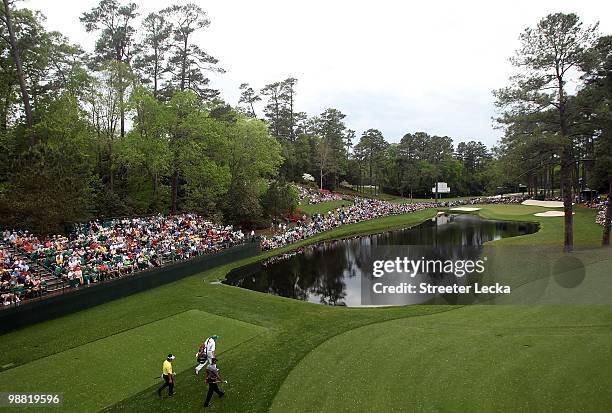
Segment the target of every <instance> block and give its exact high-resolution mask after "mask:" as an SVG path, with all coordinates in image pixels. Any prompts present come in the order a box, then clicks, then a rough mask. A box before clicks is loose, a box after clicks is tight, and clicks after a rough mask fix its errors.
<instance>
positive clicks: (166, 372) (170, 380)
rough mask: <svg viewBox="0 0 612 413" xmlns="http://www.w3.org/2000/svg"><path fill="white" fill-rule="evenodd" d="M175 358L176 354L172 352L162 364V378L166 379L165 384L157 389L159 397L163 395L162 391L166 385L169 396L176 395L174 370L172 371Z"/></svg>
mask: <svg viewBox="0 0 612 413" xmlns="http://www.w3.org/2000/svg"><path fill="white" fill-rule="evenodd" d="M175 358H176V357H174V354H172V353H170V354H168V357H166V360H164V363H163V364H162V378H163V379H164V384H163V385H162V386H161V387H160V388H159V389H158V390H157V395H158V396H159V397H161V392H162V390H163V389H165V388H166V387H167V388H168V396H170V397H172V396H173V395H174V377H173V376H174V372H173V371H172V361H173V360H174V359H175Z"/></svg>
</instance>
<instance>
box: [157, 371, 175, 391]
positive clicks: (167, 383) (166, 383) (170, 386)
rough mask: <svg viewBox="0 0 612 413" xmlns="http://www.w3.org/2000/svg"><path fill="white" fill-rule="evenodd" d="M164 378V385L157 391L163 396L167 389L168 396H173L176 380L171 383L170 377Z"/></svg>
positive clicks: (165, 376)
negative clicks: (164, 390)
mask: <svg viewBox="0 0 612 413" xmlns="http://www.w3.org/2000/svg"><path fill="white" fill-rule="evenodd" d="M163 377H164V384H163V385H162V386H161V387H160V388H159V390H157V394H161V391H162V390H163V389H165V388H166V387H167V388H168V395H169V396H172V394H173V393H174V380H172V381H170V376H168V375H167V374H164V375H163Z"/></svg>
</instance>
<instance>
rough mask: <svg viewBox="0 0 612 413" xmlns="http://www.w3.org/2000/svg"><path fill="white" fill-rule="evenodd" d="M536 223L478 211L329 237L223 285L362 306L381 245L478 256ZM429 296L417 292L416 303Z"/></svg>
mask: <svg viewBox="0 0 612 413" xmlns="http://www.w3.org/2000/svg"><path fill="white" fill-rule="evenodd" d="M537 230H538V225H537V224H535V223H529V222H514V221H494V220H486V219H482V218H480V217H478V216H476V215H470V214H460V215H438V216H437V217H435V218H432V219H430V220H427V221H425V222H423V223H422V224H420V225H417V226H415V227H412V228H407V229H402V230H394V231H389V232H385V233H381V234H375V235H367V236H362V237H358V238H352V239H345V240H336V241H326V242H322V243H319V244H315V245H311V246H307V247H304V248H303V249H301V250H299V251H298V252H297V253H293V254H290V255H289V254H288V256H285V257H280V258H274V257H273V258H272V259H271V260H270V261H268V262H263V263H262V262H259V263H255V264H252V265H248V266H245V267H241V268H237V269H234V270H232V271H231V272H230V273H228V274H227V277H226V279H225V281H223V282H224V283H225V284H230V285H233V286H237V287H241V288H247V289H250V290H255V291H260V292H266V293H270V294H275V295H280V296H283V297H289V298H294V299H297V300H304V301H309V302H312V303H317V304H328V305H344V306H350V307H358V306H361V305H363V304H364V303H365V301H364V298H363V296H362V288H363V285H364V284H363V282H362V281H364V282H372V278H373V276H372V266H371V259H372V256H373V255H376V254H377V253H378V251H381V249H388V250H390V251H401V253H402V255H404V256H413V257H417V256H418V257H419V258H420V257H421V256H422V255H425V256H428V255H427V254H431V251H432V250H433V249H434V248H435V251H437V254H438V256H442V257H444V258H451V257H452V259H474V258H477V257H478V255H479V254H480V253H481V250H482V245H483V244H484V243H485V242H487V241H493V240H498V239H501V238H506V237H515V236H519V235H525V234H531V233H534V232H536V231H537ZM419 278H420V279H422V280H428V282H434V283H436V284H447V283H448V282H450V280H447V279H445V278H444V277H439V276H438V274H432V273H428V274H419ZM430 298H431V296H414V297H411V298H410V301H405V299H404V301H402V302H397V303H394V304H398V305H403V304H416V303H419V302H425V301H427V300H428V299H430Z"/></svg>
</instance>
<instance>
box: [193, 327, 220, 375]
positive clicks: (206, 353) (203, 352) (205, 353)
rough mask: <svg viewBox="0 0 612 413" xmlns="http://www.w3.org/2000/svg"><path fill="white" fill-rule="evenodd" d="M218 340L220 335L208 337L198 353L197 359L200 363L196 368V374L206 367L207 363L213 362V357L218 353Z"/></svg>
mask: <svg viewBox="0 0 612 413" xmlns="http://www.w3.org/2000/svg"><path fill="white" fill-rule="evenodd" d="M217 340H219V336H218V335H216V334H215V335H213V336H211V337H208V338H207V339H206V341H205V342H204V343H202V345H200V348H199V350H198V352H197V353H196V359H197V361H198V365H197V366H196V368H195V374H200V370H202V369H203V368H204V366H205V365H206V363H208V364H209V365H210V364H211V361H212V359H213V358H214V357H215V356H216V355H217Z"/></svg>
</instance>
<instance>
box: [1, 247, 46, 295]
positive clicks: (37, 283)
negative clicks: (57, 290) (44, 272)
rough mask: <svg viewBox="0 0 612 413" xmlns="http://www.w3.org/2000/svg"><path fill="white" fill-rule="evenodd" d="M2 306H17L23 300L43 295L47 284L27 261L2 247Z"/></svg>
mask: <svg viewBox="0 0 612 413" xmlns="http://www.w3.org/2000/svg"><path fill="white" fill-rule="evenodd" d="M0 283H1V284H0V305H2V306H10V305H16V304H19V303H20V302H21V300H22V299H25V298H32V297H35V296H38V295H40V294H42V292H43V291H44V290H45V288H46V285H45V284H46V283H45V281H44V280H43V279H42V277H41V276H40V275H38V274H35V273H34V272H33V271H32V269H31V268H30V264H29V263H28V261H27V260H26V259H23V257H20V256H19V255H18V254H15V253H14V252H11V250H9V248H7V247H3V246H0Z"/></svg>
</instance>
